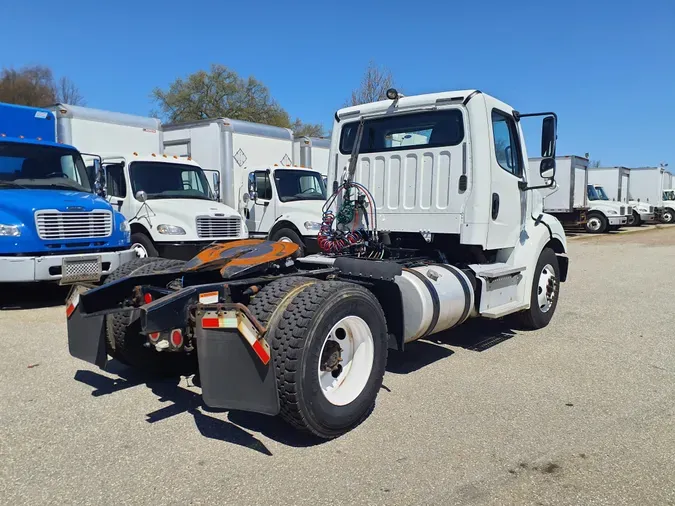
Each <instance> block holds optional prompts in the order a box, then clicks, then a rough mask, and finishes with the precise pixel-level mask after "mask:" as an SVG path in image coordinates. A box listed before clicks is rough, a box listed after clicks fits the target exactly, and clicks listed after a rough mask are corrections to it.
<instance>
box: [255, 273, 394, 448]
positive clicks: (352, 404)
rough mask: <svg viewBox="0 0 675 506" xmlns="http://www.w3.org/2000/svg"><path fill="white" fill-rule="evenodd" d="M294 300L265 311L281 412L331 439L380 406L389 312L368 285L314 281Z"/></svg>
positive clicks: (299, 425)
mask: <svg viewBox="0 0 675 506" xmlns="http://www.w3.org/2000/svg"><path fill="white" fill-rule="evenodd" d="M270 289H271V286H268V287H267V290H270ZM289 298H290V299H291V300H286V302H285V304H284V307H280V308H278V309H275V310H273V311H272V312H271V313H270V312H269V311H268V312H266V313H263V312H260V313H259V314H260V315H261V316H260V318H265V317H266V316H265V315H269V317H268V320H267V327H268V331H267V335H266V338H267V339H268V342H269V344H270V346H271V348H272V356H273V360H274V368H275V372H276V378H277V388H278V392H279V400H280V404H281V413H280V414H281V417H282V418H283V419H284V420H285V421H286V422H288V423H290V424H291V425H293V426H294V427H296V428H298V429H300V430H303V431H305V432H309V433H311V434H314V435H315V436H318V437H320V438H324V439H331V438H334V437H337V436H340V435H341V434H344V433H345V432H348V431H349V430H351V429H353V428H354V427H356V426H357V425H359V424H360V423H361V422H362V421H363V420H364V419H365V418H366V417H367V416H368V415H369V414H370V412H371V411H372V409H373V407H374V406H375V399H376V397H377V394H378V392H379V390H380V387H381V386H382V379H383V377H384V371H385V366H386V362H387V323H386V320H385V317H384V312H383V311H382V307H381V306H380V304H379V302H378V301H377V299H376V298H375V296H374V295H373V294H372V293H370V292H369V291H368V290H366V289H365V288H363V287H361V286H359V285H356V284H353V283H345V282H340V281H319V282H315V283H309V284H308V285H307V286H305V287H303V288H301V289H300V290H299V292H298V293H296V294H294V295H293V296H292V297H289ZM259 304H260V306H261V307H262V306H264V305H265V304H263V303H259ZM252 310H254V311H256V312H257V311H258V310H257V309H256V308H255V307H252ZM254 314H255V312H254Z"/></svg>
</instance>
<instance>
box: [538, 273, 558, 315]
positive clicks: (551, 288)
mask: <svg viewBox="0 0 675 506" xmlns="http://www.w3.org/2000/svg"><path fill="white" fill-rule="evenodd" d="M556 295H557V294H556V276H555V270H554V269H553V266H552V265H551V264H546V265H545V266H544V268H543V269H542V270H541V272H540V273H539V283H538V284H537V303H538V304H539V310H540V311H541V312H542V313H548V312H549V310H550V309H551V307H552V306H553V302H554V301H555V297H556Z"/></svg>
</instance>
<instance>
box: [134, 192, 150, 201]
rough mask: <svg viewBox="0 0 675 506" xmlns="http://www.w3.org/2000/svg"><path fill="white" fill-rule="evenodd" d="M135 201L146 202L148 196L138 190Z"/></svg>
mask: <svg viewBox="0 0 675 506" xmlns="http://www.w3.org/2000/svg"><path fill="white" fill-rule="evenodd" d="M136 200H138V201H139V202H145V201H146V200H148V194H147V193H145V192H144V191H143V190H138V191H137V192H136Z"/></svg>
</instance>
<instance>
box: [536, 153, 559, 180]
mask: <svg viewBox="0 0 675 506" xmlns="http://www.w3.org/2000/svg"><path fill="white" fill-rule="evenodd" d="M539 175H540V176H541V177H542V179H553V178H554V177H555V158H544V159H543V160H542V161H541V163H540V164H539Z"/></svg>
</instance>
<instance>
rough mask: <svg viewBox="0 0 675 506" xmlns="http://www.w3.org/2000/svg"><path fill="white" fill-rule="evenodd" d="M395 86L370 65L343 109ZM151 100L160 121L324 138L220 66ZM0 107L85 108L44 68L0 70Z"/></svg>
mask: <svg viewBox="0 0 675 506" xmlns="http://www.w3.org/2000/svg"><path fill="white" fill-rule="evenodd" d="M393 86H394V78H393V76H392V73H391V71H390V70H389V69H387V68H386V67H381V66H378V65H376V64H375V63H374V62H372V61H371V62H370V63H369V64H368V66H367V68H366V70H365V72H364V75H363V78H362V80H361V82H360V84H359V85H358V87H357V88H355V89H354V90H353V91H352V92H351V94H350V96H349V97H348V99H347V100H346V101H345V103H344V105H345V106H350V105H359V104H362V103H366V102H373V101H375V100H382V99H384V98H385V97H386V91H387V89H389V88H391V87H393ZM151 98H152V100H153V102H154V103H155V105H156V110H154V111H152V112H151V114H152V115H154V116H156V117H159V118H160V119H162V121H165V122H170V123H177V122H184V121H195V120H200V119H207V118H219V117H228V118H232V119H239V120H245V121H252V122H255V123H264V124H267V125H274V126H279V127H284V128H290V129H292V130H293V133H294V134H295V135H298V136H300V135H306V136H310V137H323V136H324V135H326V132H325V131H324V128H323V125H321V124H318V123H316V124H315V123H304V122H303V121H302V120H301V119H300V118H295V119H293V120H292V119H291V116H290V115H289V114H288V112H286V110H285V109H284V108H283V107H282V106H281V105H280V104H279V103H278V102H277V101H276V100H275V99H274V98H273V97H272V94H271V93H270V90H269V89H268V88H267V86H265V85H264V84H263V83H262V82H260V81H258V80H257V79H256V78H255V77H253V76H249V77H247V78H243V77H241V76H239V74H237V72H235V71H234V70H232V69H230V68H228V67H226V66H224V65H220V64H213V65H211V67H210V69H209V70H200V71H197V72H194V73H193V74H190V75H188V76H187V77H184V78H182V77H179V78H177V79H176V80H174V81H173V82H172V83H171V84H170V85H169V87H168V88H166V89H162V88H155V89H153V90H152V92H151ZM0 102H7V103H12V104H19V105H28V106H33V107H46V106H49V105H52V104H55V103H64V104H70V105H86V101H85V99H84V97H83V95H82V94H81V93H80V90H79V88H78V87H77V86H76V85H75V83H74V82H73V81H72V80H71V79H69V78H68V77H65V76H63V77H60V78H56V77H55V76H54V73H53V72H52V70H51V69H50V68H49V67H47V66H44V65H34V66H28V67H23V68H21V69H18V70H17V69H13V68H5V69H2V71H0Z"/></svg>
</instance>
